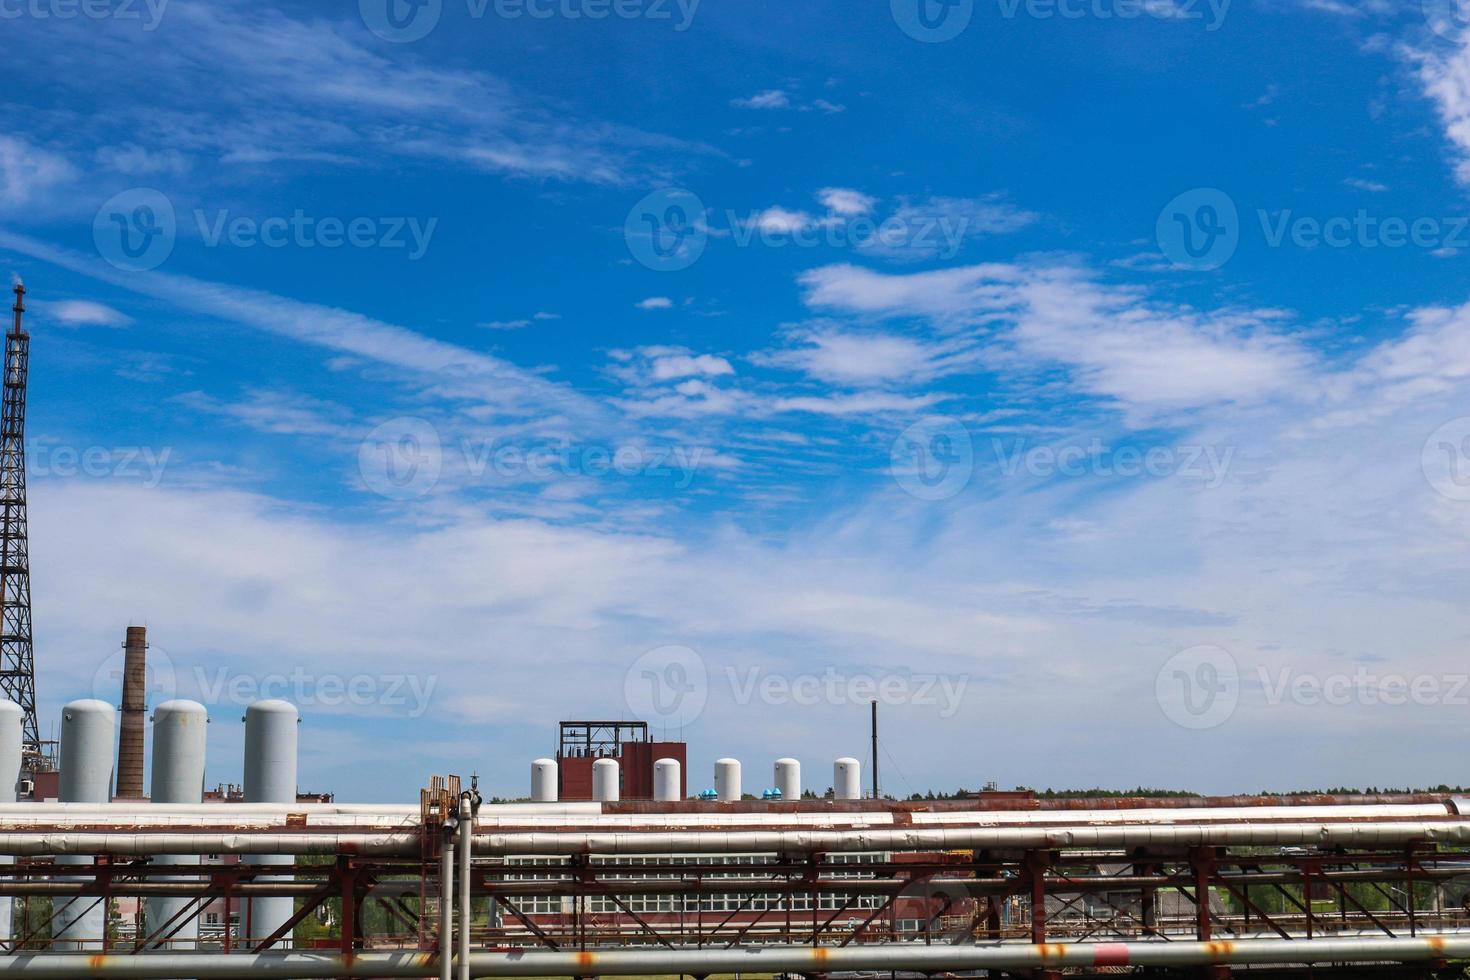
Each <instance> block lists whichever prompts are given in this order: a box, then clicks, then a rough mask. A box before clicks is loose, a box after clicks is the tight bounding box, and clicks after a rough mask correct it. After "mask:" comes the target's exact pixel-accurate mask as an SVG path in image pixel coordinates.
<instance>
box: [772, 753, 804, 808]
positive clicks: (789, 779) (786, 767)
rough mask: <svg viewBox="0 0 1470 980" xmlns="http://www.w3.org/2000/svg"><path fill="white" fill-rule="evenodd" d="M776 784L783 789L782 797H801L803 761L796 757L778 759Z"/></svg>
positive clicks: (786, 798)
mask: <svg viewBox="0 0 1470 980" xmlns="http://www.w3.org/2000/svg"><path fill="white" fill-rule="evenodd" d="M775 786H776V788H777V789H779V790H780V791H781V799H783V800H799V799H801V763H800V762H797V761H796V760H795V759H777V760H776V782H775Z"/></svg>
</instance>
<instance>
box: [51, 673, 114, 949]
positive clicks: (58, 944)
mask: <svg viewBox="0 0 1470 980" xmlns="http://www.w3.org/2000/svg"><path fill="white" fill-rule="evenodd" d="M116 744H117V712H116V710H115V709H114V708H113V707H112V705H110V704H108V703H107V702H106V701H98V700H96V699H95V698H86V699H83V700H81V701H73V702H71V703H70V704H68V705H67V706H66V707H64V708H62V709H61V786H60V789H59V792H58V798H59V799H60V801H61V802H62V803H107V802H109V801H110V800H111V797H112V769H113V767H112V749H113V746H114V745H116ZM92 861H93V856H92V855H90V854H60V855H57V857H56V863H57V864H91V863H92ZM73 880H76V881H86V880H88V879H87V878H76V879H73ZM107 904H108V903H107V902H98V901H97V899H96V898H95V897H91V896H88V897H85V898H76V899H71V900H70V901H66V902H58V906H59V910H58V911H57V913H56V917H55V919H54V920H53V922H52V930H53V931H52V935H54V936H55V937H56V941H55V942H54V943H52V948H53V949H55V950H71V951H82V950H94V951H96V952H101V951H102V947H103V940H104V939H105V932H106V927H107Z"/></svg>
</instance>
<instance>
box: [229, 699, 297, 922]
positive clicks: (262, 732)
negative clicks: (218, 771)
mask: <svg viewBox="0 0 1470 980" xmlns="http://www.w3.org/2000/svg"><path fill="white" fill-rule="evenodd" d="M300 720H301V716H300V714H298V713H297V711H296V706H295V705H294V704H292V703H291V702H289V701H280V700H268V701H257V702H255V703H254V704H252V705H250V706H249V707H248V708H246V709H245V802H246V803H295V802H296V749H297V739H298V737H299V735H298V731H297V729H298V727H299V723H300ZM248 860H252V861H254V862H256V863H258V864H291V863H292V862H293V861H294V860H295V858H293V857H292V856H291V855H289V854H262V855H259V856H257V857H254V858H250V859H248ZM292 877H293V876H292V875H262V876H261V877H260V878H259V879H258V880H261V881H290V880H292ZM295 910H296V900H295V899H293V898H280V897H274V896H272V897H269V898H252V899H251V900H250V904H249V907H248V908H247V909H246V914H247V915H248V916H249V918H248V920H247V921H246V922H245V923H243V929H242V933H243V934H244V935H245V936H246V937H248V938H249V939H252V940H255V941H256V942H257V943H258V942H260V941H261V940H264V939H265V938H266V937H267V936H269V935H270V934H271V933H273V932H275V931H276V928H277V927H278V926H280V925H281V924H282V923H283V922H285V921H286V920H287V919H289V918H291V916H292V915H293V914H295ZM290 944H291V937H290V936H289V935H287V936H286V937H285V938H284V939H283V940H282V941H281V942H280V943H279V944H278V945H280V946H289V945H290Z"/></svg>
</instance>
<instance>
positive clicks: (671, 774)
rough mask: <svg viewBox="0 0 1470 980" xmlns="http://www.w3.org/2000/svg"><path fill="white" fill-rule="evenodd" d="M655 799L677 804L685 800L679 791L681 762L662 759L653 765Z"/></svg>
mask: <svg viewBox="0 0 1470 980" xmlns="http://www.w3.org/2000/svg"><path fill="white" fill-rule="evenodd" d="M653 798H654V799H655V800H657V801H658V802H660V803H675V802H678V801H679V800H681V799H683V798H684V795H683V793H681V792H680V790H679V760H678V759H660V760H658V761H657V762H655V763H654V764H653Z"/></svg>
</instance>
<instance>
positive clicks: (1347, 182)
mask: <svg viewBox="0 0 1470 980" xmlns="http://www.w3.org/2000/svg"><path fill="white" fill-rule="evenodd" d="M1342 183H1343V186H1345V187H1351V188H1352V189H1353V190H1358V191H1367V192H1368V193H1369V194H1384V193H1387V192H1388V185H1387V184H1383V183H1380V182H1378V181H1376V180H1365V179H1363V178H1362V177H1346V178H1344V179H1343V182H1342Z"/></svg>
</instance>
